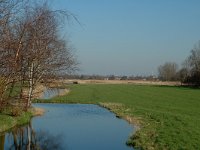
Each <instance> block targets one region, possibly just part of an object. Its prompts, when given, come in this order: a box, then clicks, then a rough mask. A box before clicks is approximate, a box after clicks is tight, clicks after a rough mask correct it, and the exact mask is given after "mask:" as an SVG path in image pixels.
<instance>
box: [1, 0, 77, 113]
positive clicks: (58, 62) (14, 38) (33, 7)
mask: <svg viewBox="0 0 200 150" xmlns="http://www.w3.org/2000/svg"><path fill="white" fill-rule="evenodd" d="M66 17H67V18H68V19H69V18H70V17H73V16H72V14H70V13H69V12H66V11H61V10H57V11H53V10H52V9H51V8H50V7H49V6H48V4H47V3H46V2H43V3H42V2H41V1H40V2H39V3H37V1H31V0H0V111H1V110H2V109H4V108H5V107H7V106H12V105H15V106H16V107H18V106H23V108H24V109H27V108H29V107H30V106H31V101H32V97H33V90H34V88H35V86H36V84H37V83H38V82H40V81H41V80H43V81H45V80H46V78H47V77H51V78H53V77H55V76H58V75H59V74H63V73H65V72H69V71H73V70H74V69H76V65H77V63H76V59H75V57H74V55H73V53H72V51H71V48H70V46H69V45H68V42H67V41H66V40H64V39H63V38H62V37H61V35H60V34H59V30H60V27H61V24H62V23H63V19H64V18H66Z"/></svg>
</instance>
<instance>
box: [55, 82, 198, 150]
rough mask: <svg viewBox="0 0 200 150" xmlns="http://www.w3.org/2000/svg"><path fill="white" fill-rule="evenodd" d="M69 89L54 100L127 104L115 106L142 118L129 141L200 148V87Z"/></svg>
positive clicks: (145, 146) (161, 146)
mask: <svg viewBox="0 0 200 150" xmlns="http://www.w3.org/2000/svg"><path fill="white" fill-rule="evenodd" d="M70 89H71V92H70V93H69V94H68V95H66V96H62V97H57V98H55V99H53V101H54V102H66V103H71V102H75V103H76V102H78V103H95V104H98V103H100V102H103V103H121V104H124V108H121V109H115V110H114V111H115V112H116V113H119V114H120V116H125V115H128V116H133V117H135V118H136V119H140V120H142V123H140V130H138V131H137V132H136V134H134V135H133V136H132V137H131V138H130V140H129V142H128V143H129V144H132V145H135V146H136V147H140V148H142V149H170V150H171V149H188V150H191V149H195V150H196V149H200V89H192V88H186V87H169V86H147V85H106V84H89V85H72V86H70ZM111 109H112V108H111ZM117 111H118V112H117ZM119 136H120V135H119Z"/></svg>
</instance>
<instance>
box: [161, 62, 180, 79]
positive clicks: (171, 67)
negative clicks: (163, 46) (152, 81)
mask: <svg viewBox="0 0 200 150" xmlns="http://www.w3.org/2000/svg"><path fill="white" fill-rule="evenodd" d="M177 69H178V65H177V64H176V63H173V62H167V63H165V64H164V65H161V66H159V67H158V73H159V78H160V79H161V80H163V81H174V80H176V74H177Z"/></svg>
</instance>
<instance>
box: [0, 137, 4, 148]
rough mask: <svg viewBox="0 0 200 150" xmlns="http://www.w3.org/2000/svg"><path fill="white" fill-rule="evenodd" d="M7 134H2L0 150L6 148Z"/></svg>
mask: <svg viewBox="0 0 200 150" xmlns="http://www.w3.org/2000/svg"><path fill="white" fill-rule="evenodd" d="M4 143H5V135H0V150H1V149H2V150H3V149H4Z"/></svg>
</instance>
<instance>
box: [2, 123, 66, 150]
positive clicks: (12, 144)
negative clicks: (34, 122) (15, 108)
mask: <svg viewBox="0 0 200 150" xmlns="http://www.w3.org/2000/svg"><path fill="white" fill-rule="evenodd" d="M5 138H6V139H8V140H7V141H6V142H7V143H6V144H5ZM62 142H63V138H62V136H61V135H59V136H53V135H50V134H49V132H48V131H39V132H38V131H37V132H35V131H34V130H33V128H32V126H31V123H30V124H28V125H27V126H25V127H21V128H17V129H13V130H12V131H11V132H9V133H7V134H5V135H2V136H0V150H3V149H10V150H62V149H66V148H63V147H62Z"/></svg>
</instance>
